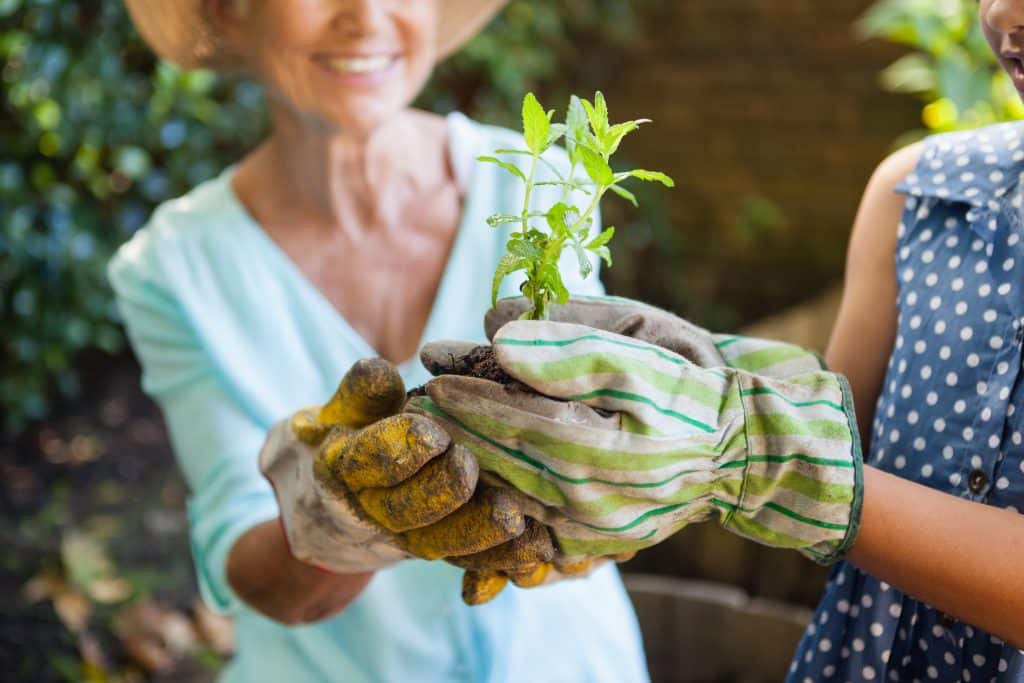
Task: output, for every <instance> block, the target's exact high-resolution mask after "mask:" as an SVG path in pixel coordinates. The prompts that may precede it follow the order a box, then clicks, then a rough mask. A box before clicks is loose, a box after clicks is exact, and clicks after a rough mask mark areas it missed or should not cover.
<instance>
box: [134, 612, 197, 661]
mask: <svg viewBox="0 0 1024 683" xmlns="http://www.w3.org/2000/svg"><path fill="white" fill-rule="evenodd" d="M114 632H115V633H116V634H117V636H118V637H119V638H120V639H121V644H122V645H123V646H124V649H125V652H127V653H128V656H130V657H131V658H132V659H133V660H134V661H135V662H136V663H137V664H138V665H139V666H141V667H142V668H143V669H145V670H146V671H147V672H149V673H167V672H168V671H171V670H173V669H174V667H175V665H176V664H177V662H178V660H180V659H181V658H182V657H183V656H184V655H186V654H188V653H190V652H192V651H193V650H194V649H195V647H196V633H195V630H194V629H193V628H192V622H190V621H189V620H188V618H187V617H186V616H185V615H184V614H182V613H181V612H178V611H177V610H174V609H170V608H168V607H164V606H162V605H159V604H157V603H155V602H151V601H148V600H140V601H138V602H135V603H132V604H131V605H129V606H127V607H125V608H124V609H122V610H121V611H120V612H118V614H117V616H116V617H115V619H114Z"/></svg>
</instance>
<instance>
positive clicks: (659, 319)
mask: <svg viewBox="0 0 1024 683" xmlns="http://www.w3.org/2000/svg"><path fill="white" fill-rule="evenodd" d="M530 306H531V304H530V301H529V299H527V298H526V297H522V296H517V297H509V298H507V299H502V300H501V301H499V302H498V304H497V305H496V306H495V307H494V308H492V309H491V310H490V311H488V312H487V315H486V316H485V318H484V329H485V331H486V332H487V338H488V339H493V337H494V335H495V333H496V332H497V331H498V329H500V328H501V327H502V326H503V325H505V323H509V322H512V321H513V320H518V319H519V318H520V317H521V316H522V315H523V313H525V312H526V311H527V310H528V309H529V308H530ZM548 312H549V318H550V319H551V320H553V321H555V322H566V323H577V324H579V325H586V326H588V327H596V328H597V329H599V330H605V331H607V332H615V333H617V334H622V335H625V336H627V337H632V338H634V339H642V340H643V341H646V342H650V343H651V344H655V345H657V346H660V347H662V348H665V349H669V350H670V351H674V352H676V353H678V354H679V355H680V356H683V357H684V358H686V359H688V360H691V361H693V362H694V363H696V364H697V365H700V366H702V367H705V368H714V367H723V366H726V367H730V368H737V369H739V370H746V371H748V372H753V373H757V374H758V375H765V376H767V377H789V376H791V375H799V374H803V373H805V372H817V371H818V370H827V369H828V368H827V367H825V363H824V361H823V360H822V359H821V357H820V356H819V355H818V354H816V353H814V352H812V351H808V350H807V349H804V348H801V347H799V346H797V345H795V344H787V343H786V342H781V341H776V340H774V339H759V338H757V337H745V336H740V335H734V334H712V333H711V332H709V331H708V330H706V329H704V328H703V327H700V326H699V325H694V324H693V323H691V322H690V321H688V320H685V319H683V318H680V317H679V316H677V315H674V314H672V313H669V312H668V311H665V310H662V309H660V308H656V307H654V306H650V305H648V304H645V303H641V302H639V301H633V300H632V299H624V298H622V297H615V296H574V297H572V298H571V299H569V301H568V302H567V303H565V304H552V305H551V307H550V308H549V311H548ZM435 374H436V373H435Z"/></svg>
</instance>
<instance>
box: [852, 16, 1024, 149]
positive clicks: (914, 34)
mask: <svg viewBox="0 0 1024 683" xmlns="http://www.w3.org/2000/svg"><path fill="white" fill-rule="evenodd" d="M857 28H858V31H859V32H860V33H861V35H863V36H865V37H873V38H885V39H887V40H891V41H893V42H896V43H899V44H901V45H906V46H908V47H910V48H911V50H912V51H911V52H910V53H909V54H906V55H904V56H903V57H900V58H899V59H898V60H896V61H895V62H893V63H892V64H891V65H890V66H889V67H888V68H886V69H885V70H884V71H883V72H882V74H881V84H882V86H883V87H884V88H885V89H886V90H889V91H890V92H896V93H907V94H910V95H915V96H917V97H918V98H919V99H920V100H921V101H922V102H923V105H922V111H921V120H922V122H923V123H924V124H925V128H923V129H920V130H915V131H911V132H909V133H907V134H906V135H905V136H904V137H902V138H901V139H900V142H912V141H914V140H916V139H918V138H920V137H922V136H923V135H925V134H927V133H941V132H946V131H952V130H963V129H968V128H977V127H979V126H986V125H989V124H992V123H998V122H1000V121H1011V120H1015V119H1019V118H1022V117H1024V105H1022V104H1021V100H1020V95H1018V94H1017V91H1016V90H1015V89H1014V87H1013V83H1012V82H1011V81H1010V78H1009V76H1007V74H1006V72H1004V71H1003V70H1002V69H1000V68H999V67H998V65H997V63H996V59H995V57H994V56H993V54H992V51H991V50H990V49H989V46H988V43H987V42H986V41H985V36H984V34H983V33H982V30H981V25H980V24H979V23H978V2H977V0H881V1H880V2H878V3H877V4H875V5H874V6H872V7H871V9H870V10H869V11H868V12H867V13H866V14H865V15H864V16H863V18H862V19H861V20H860V21H859V22H858V24H857Z"/></svg>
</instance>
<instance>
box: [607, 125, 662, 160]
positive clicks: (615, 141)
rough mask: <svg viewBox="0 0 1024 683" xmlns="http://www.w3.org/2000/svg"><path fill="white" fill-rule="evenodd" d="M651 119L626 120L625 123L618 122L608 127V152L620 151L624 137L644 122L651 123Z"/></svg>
mask: <svg viewBox="0 0 1024 683" xmlns="http://www.w3.org/2000/svg"><path fill="white" fill-rule="evenodd" d="M650 122H651V120H650V119H637V120H635V121H626V122H624V123H617V124H615V125H614V126H612V127H611V128H609V129H608V135H607V137H608V140H607V149H605V153H606V154H615V153H616V152H617V151H619V144H621V143H622V139H623V138H625V137H626V136H627V135H629V134H630V133H632V132H633V131H634V130H636V129H637V128H639V127H640V124H642V123H650Z"/></svg>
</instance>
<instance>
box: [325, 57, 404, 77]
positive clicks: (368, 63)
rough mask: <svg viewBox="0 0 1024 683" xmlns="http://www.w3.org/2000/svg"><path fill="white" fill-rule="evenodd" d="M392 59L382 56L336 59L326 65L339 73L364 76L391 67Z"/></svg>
mask: <svg viewBox="0 0 1024 683" xmlns="http://www.w3.org/2000/svg"><path fill="white" fill-rule="evenodd" d="M391 62H392V57H390V56H385V55H382V56H380V57H337V58H335V59H330V60H328V62H327V64H328V65H329V66H330V67H331V69H333V70H334V71H337V72H339V73H347V74H365V73H371V72H373V71H383V70H384V69H386V68H388V67H389V66H391Z"/></svg>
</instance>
